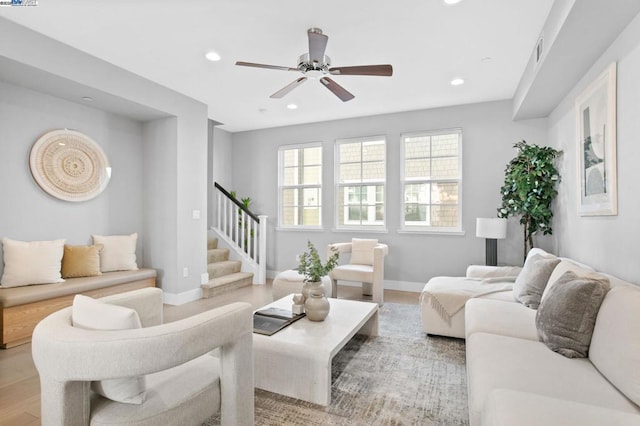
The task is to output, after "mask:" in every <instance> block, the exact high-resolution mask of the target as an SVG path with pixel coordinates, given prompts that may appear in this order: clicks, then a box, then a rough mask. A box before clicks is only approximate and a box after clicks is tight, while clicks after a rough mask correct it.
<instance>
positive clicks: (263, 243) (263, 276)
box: [258, 215, 267, 284]
mask: <svg viewBox="0 0 640 426" xmlns="http://www.w3.org/2000/svg"><path fill="white" fill-rule="evenodd" d="M258 219H260V228H259V229H258V283H260V284H266V283H267V216H265V215H260V216H258Z"/></svg>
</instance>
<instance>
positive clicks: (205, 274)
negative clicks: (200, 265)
mask: <svg viewBox="0 0 640 426" xmlns="http://www.w3.org/2000/svg"><path fill="white" fill-rule="evenodd" d="M208 282H209V273H208V272H203V273H202V274H200V284H207V283H208Z"/></svg>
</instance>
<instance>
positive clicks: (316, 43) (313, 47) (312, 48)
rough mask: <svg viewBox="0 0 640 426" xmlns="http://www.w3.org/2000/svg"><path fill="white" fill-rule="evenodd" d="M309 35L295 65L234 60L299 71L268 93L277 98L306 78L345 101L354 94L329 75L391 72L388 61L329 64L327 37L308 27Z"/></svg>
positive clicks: (376, 74)
mask: <svg viewBox="0 0 640 426" xmlns="http://www.w3.org/2000/svg"><path fill="white" fill-rule="evenodd" d="M307 36H308V38H309V53H303V54H302V55H300V57H299V58H298V66H297V67H296V68H292V67H283V66H279V65H266V64H256V63H254V62H243V61H237V62H236V65H239V66H244V67H254V68H266V69H272V70H279V71H296V72H301V73H302V74H303V77H299V78H298V79H296V80H294V81H293V82H291V83H289V84H288V85H286V86H285V87H283V88H282V89H280V90H278V91H277V92H275V93H274V94H273V95H271V96H270V97H271V98H274V99H280V98H282V97H284V96H285V95H287V94H288V93H289V92H291V91H292V90H293V89H295V88H296V87H298V86H299V85H301V84H302V83H304V82H305V81H307V79H312V80H319V81H320V83H322V85H323V86H324V87H326V88H327V89H329V90H330V91H331V92H332V93H333V94H334V95H336V96H337V97H338V98H339V99H340V100H341V101H343V102H347V101H350V100H351V99H353V98H354V97H355V96H354V95H353V94H352V93H350V92H349V91H348V90H347V89H345V88H344V87H342V86H341V85H339V84H338V83H336V82H335V81H334V80H332V79H331V78H329V77H328V75H332V76H335V75H368V76H380V77H391V76H392V75H393V67H392V66H391V65H388V64H386V65H357V66H348V67H333V68H332V67H331V58H329V56H327V55H325V50H326V48H327V42H328V41H329V37H327V36H326V35H324V34H322V30H321V29H320V28H310V29H309V30H308V31H307Z"/></svg>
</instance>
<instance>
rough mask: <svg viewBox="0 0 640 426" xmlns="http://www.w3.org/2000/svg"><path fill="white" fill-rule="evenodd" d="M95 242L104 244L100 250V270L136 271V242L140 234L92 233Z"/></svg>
mask: <svg viewBox="0 0 640 426" xmlns="http://www.w3.org/2000/svg"><path fill="white" fill-rule="evenodd" d="M92 237H93V244H102V245H103V248H102V251H100V271H101V272H111V271H135V270H137V269H138V265H137V264H136V243H137V241H138V234H137V233H133V234H131V235H110V236H103V235H92Z"/></svg>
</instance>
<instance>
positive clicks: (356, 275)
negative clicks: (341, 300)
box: [327, 238, 389, 306]
mask: <svg viewBox="0 0 640 426" xmlns="http://www.w3.org/2000/svg"><path fill="white" fill-rule="evenodd" d="M334 250H338V252H340V256H342V255H343V254H344V253H351V259H350V263H349V264H343V265H339V266H336V267H335V268H334V269H333V270H332V271H331V272H330V273H329V277H330V278H331V287H332V293H333V297H338V280H343V281H356V282H361V283H362V294H363V295H365V296H371V299H372V300H373V301H374V302H377V303H378V304H379V305H380V306H382V304H383V303H384V288H383V282H384V257H385V256H386V255H387V254H388V253H389V247H388V246H387V245H386V244H381V243H378V240H366V239H357V238H354V239H353V240H352V241H351V242H350V243H334V244H329V246H328V247H327V258H329V257H330V256H331V255H332V254H333V253H334V252H335V251H334Z"/></svg>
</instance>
